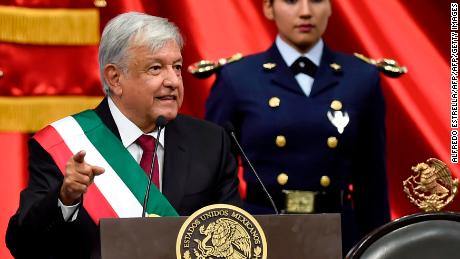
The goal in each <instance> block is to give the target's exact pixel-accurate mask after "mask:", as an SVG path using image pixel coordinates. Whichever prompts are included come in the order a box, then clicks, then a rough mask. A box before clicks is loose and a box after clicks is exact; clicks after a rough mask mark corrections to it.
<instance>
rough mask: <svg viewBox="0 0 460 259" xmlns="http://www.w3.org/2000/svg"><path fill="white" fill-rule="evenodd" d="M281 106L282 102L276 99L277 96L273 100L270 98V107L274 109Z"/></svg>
mask: <svg viewBox="0 0 460 259" xmlns="http://www.w3.org/2000/svg"><path fill="white" fill-rule="evenodd" d="M280 104H281V100H280V98H278V97H276V96H273V97H272V98H270V100H268V106H270V107H272V108H276V107H278V106H280Z"/></svg>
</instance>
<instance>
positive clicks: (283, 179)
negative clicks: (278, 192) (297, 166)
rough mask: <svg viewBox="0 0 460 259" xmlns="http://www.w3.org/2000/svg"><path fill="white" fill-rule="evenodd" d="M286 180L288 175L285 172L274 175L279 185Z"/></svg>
mask: <svg viewBox="0 0 460 259" xmlns="http://www.w3.org/2000/svg"><path fill="white" fill-rule="evenodd" d="M288 180H289V176H288V175H287V174H285V173H280V174H279V175H278V177H276V181H277V182H278V183H279V185H285V184H287V182H288Z"/></svg>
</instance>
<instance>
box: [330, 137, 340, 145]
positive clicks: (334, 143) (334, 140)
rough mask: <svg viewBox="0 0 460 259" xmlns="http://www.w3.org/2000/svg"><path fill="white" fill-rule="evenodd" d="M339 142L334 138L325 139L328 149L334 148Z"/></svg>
mask: <svg viewBox="0 0 460 259" xmlns="http://www.w3.org/2000/svg"><path fill="white" fill-rule="evenodd" d="M338 143H339V140H338V139H337V138H336V137H329V138H327V146H328V147H329V148H336V147H337V144H338Z"/></svg>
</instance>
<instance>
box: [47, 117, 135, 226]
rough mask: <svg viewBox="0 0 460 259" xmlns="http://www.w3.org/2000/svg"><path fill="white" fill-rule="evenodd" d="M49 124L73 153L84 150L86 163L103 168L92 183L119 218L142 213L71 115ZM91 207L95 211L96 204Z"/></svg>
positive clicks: (133, 197)
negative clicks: (101, 172)
mask: <svg viewBox="0 0 460 259" xmlns="http://www.w3.org/2000/svg"><path fill="white" fill-rule="evenodd" d="M51 126H53V127H54V128H55V129H56V131H57V132H58V133H59V134H60V135H61V137H62V139H64V141H65V143H66V145H67V146H68V147H69V149H70V150H71V152H72V153H73V154H76V153H77V152H78V151H80V150H85V151H86V156H85V161H86V162H87V163H89V164H91V165H97V166H100V167H103V168H104V169H105V172H104V173H103V174H101V175H99V176H97V177H95V178H94V184H95V185H96V186H97V188H98V189H99V190H100V191H101V193H102V194H103V195H104V197H105V198H106V199H107V201H108V202H109V203H110V205H111V206H112V208H113V210H114V211H115V212H116V214H117V215H118V216H119V217H121V218H129V217H140V216H141V214H142V206H141V204H140V203H139V202H138V200H137V199H136V197H135V196H134V195H133V194H132V192H131V191H130V190H129V189H128V187H127V186H126V185H125V183H124V182H123V181H122V180H121V179H120V177H119V176H118V175H117V173H116V172H115V171H114V169H113V168H112V166H111V165H110V164H109V163H108V162H107V161H106V160H105V158H104V157H103V156H102V155H101V154H100V153H99V152H98V150H97V149H96V148H95V147H94V145H93V144H92V143H91V141H90V140H89V139H88V138H87V136H86V135H85V133H84V132H83V130H82V128H81V127H80V126H79V124H78V123H77V121H76V120H75V119H74V118H73V117H66V118H64V119H61V120H59V121H57V122H54V123H52V124H51ZM88 192H89V190H88ZM86 202H88V200H85V201H84V206H85V208H86V205H85V203H86ZM96 202H97V201H96ZM91 207H93V208H96V211H97V208H98V206H97V204H95V205H91Z"/></svg>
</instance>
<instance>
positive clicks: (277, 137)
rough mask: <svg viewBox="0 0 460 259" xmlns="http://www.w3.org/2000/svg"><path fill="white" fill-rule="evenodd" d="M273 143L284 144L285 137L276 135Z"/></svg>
mask: <svg viewBox="0 0 460 259" xmlns="http://www.w3.org/2000/svg"><path fill="white" fill-rule="evenodd" d="M275 143H276V145H277V146H278V147H284V146H286V137H284V136H283V135H278V136H276V140H275Z"/></svg>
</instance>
